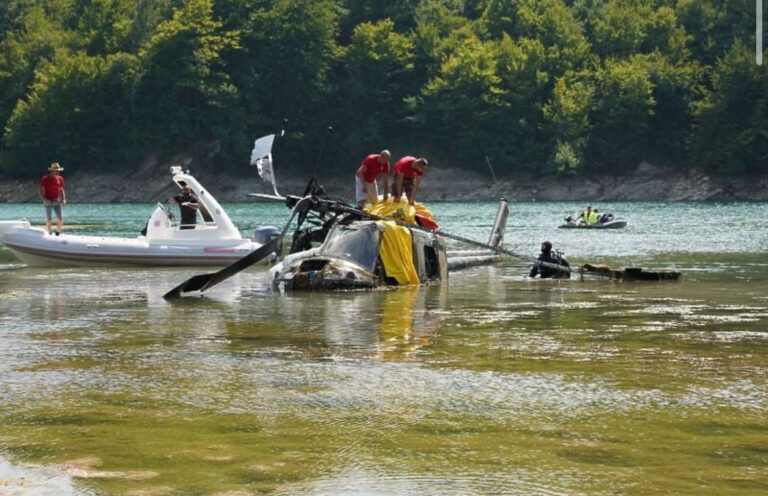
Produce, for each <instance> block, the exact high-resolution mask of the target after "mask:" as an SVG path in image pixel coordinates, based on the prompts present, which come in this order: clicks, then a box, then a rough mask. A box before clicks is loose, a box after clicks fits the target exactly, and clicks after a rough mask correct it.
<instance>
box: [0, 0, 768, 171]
mask: <svg viewBox="0 0 768 496" xmlns="http://www.w3.org/2000/svg"><path fill="white" fill-rule="evenodd" d="M284 118H287V119H288V122H289V124H288V126H289V132H288V133H287V135H286V139H285V140H282V141H281V142H279V143H278V145H277V146H278V147H279V148H278V151H279V153H280V157H281V159H280V160H281V162H282V163H283V164H285V163H286V162H288V163H291V164H292V166H294V167H300V168H305V169H312V168H313V167H314V165H315V160H316V155H317V152H318V151H319V149H320V144H321V142H322V140H323V136H324V134H325V132H326V128H327V127H328V126H329V125H330V126H333V127H334V129H335V134H334V136H333V138H332V139H331V140H330V142H329V146H328V150H327V155H326V157H325V159H324V160H323V162H324V165H323V167H324V170H326V171H328V172H330V171H347V172H350V173H351V171H352V170H353V168H354V167H356V166H357V164H359V162H360V159H361V158H362V157H363V156H364V155H365V154H367V153H371V152H375V151H378V150H380V149H381V148H389V149H391V150H392V151H393V152H394V154H395V155H396V156H397V155H400V154H406V153H407V154H414V155H425V156H427V157H428V158H430V159H431V160H432V163H433V164H434V166H435V167H442V166H444V167H456V166H462V167H467V168H470V169H472V168H481V167H482V168H485V167H487V165H486V158H485V157H488V159H489V160H490V161H491V162H492V163H493V164H494V167H495V169H496V172H497V174H499V175H511V174H515V173H526V174H538V173H563V174H576V175H578V174H613V173H620V172H622V171H624V170H630V169H634V168H635V167H636V166H637V164H638V163H640V162H641V161H643V160H646V161H650V162H653V163H660V164H666V165H675V166H677V167H698V168H705V169H708V170H709V171H710V172H714V173H727V174H751V173H765V172H768V65H762V66H758V65H757V64H756V62H755V4H754V2H752V1H733V0H303V1H302V0H3V1H2V2H0V123H2V126H3V134H2V144H1V145H0V172H1V173H2V175H3V176H6V177H9V176H22V177H29V176H35V175H39V174H40V170H41V169H42V168H44V167H45V166H46V165H47V164H48V163H49V162H51V161H52V160H56V161H59V162H61V163H62V164H63V165H65V167H71V168H70V171H71V170H72V169H76V170H79V171H94V172H95V171H99V172H106V171H116V170H123V169H125V168H135V167H137V166H138V164H139V163H140V162H141V161H142V160H143V159H144V158H145V157H147V156H148V155H149V154H152V153H156V154H160V156H169V155H171V154H174V153H177V152H180V151H184V150H187V149H190V148H192V147H195V146H199V145H201V144H206V145H210V144H212V143H216V144H217V147H218V149H219V151H218V153H217V154H216V155H215V156H214V158H213V161H214V162H215V164H216V166H218V167H221V168H222V170H225V169H229V170H236V169H237V168H240V167H245V166H247V158H248V156H249V152H250V148H251V144H252V141H253V139H254V138H255V137H257V136H259V135H261V134H266V133H268V132H274V131H279V129H280V128H281V126H282V122H283V119H284Z"/></svg>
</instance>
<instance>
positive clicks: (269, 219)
mask: <svg viewBox="0 0 768 496" xmlns="http://www.w3.org/2000/svg"><path fill="white" fill-rule="evenodd" d="M595 206H596V208H599V209H600V211H601V212H612V213H614V215H615V216H616V217H617V218H623V219H626V220H627V221H628V226H627V227H626V228H625V229H621V230H615V231H600V232H599V233H598V232H593V231H583V230H558V229H555V228H556V227H557V226H558V225H559V224H561V223H562V222H563V219H564V217H566V216H567V215H569V214H573V213H577V212H580V211H581V210H583V208H584V205H583V204H580V203H572V202H546V203H530V202H527V203H512V204H510V218H509V223H508V235H507V241H506V243H507V246H508V247H510V248H512V249H514V250H515V251H519V252H521V253H530V254H532V255H536V254H537V253H538V247H539V245H540V244H541V241H543V240H544V239H549V240H551V241H553V242H554V243H555V245H556V248H559V249H561V250H563V251H565V252H566V254H567V255H568V256H570V257H572V258H575V259H590V260H592V259H603V258H605V259H610V258H615V257H623V258H628V259H632V258H633V257H649V256H650V257H653V256H655V255H659V254H664V255H670V254H685V253H712V254H717V253H759V252H766V251H768V235H767V234H766V226H768V204H766V203H745V202H729V203H710V202H683V203H658V202H652V203H651V202H625V203H606V204H595ZM225 208H226V209H227V212H228V213H229V215H230V217H231V218H232V220H233V221H234V222H235V224H236V225H237V226H238V227H239V228H240V230H241V231H242V232H243V233H244V234H246V235H247V234H248V233H249V232H250V231H251V230H252V229H254V228H255V227H258V226H262V225H275V226H279V227H282V225H283V223H284V222H285V221H286V219H287V214H288V210H287V208H286V207H285V206H283V205H282V204H279V203H278V204H275V203H255V202H254V203H235V204H227V205H225ZM430 208H431V209H432V210H433V213H434V214H435V216H436V218H437V220H438V221H439V223H440V224H441V226H442V228H443V229H444V230H446V231H447V232H452V233H455V234H459V235H462V236H466V237H470V238H473V239H478V240H482V241H485V240H487V238H488V232H489V230H490V227H489V224H490V223H491V222H492V220H493V215H494V214H495V212H496V208H497V204H496V203H494V202H490V203H485V202H484V203H432V204H430ZM152 209H153V206H152V205H150V204H70V205H68V206H67V207H66V212H65V213H66V220H67V222H66V223H67V225H68V227H69V230H68V232H71V233H89V234H104V235H110V236H134V235H137V233H138V232H139V231H140V230H141V228H142V227H143V226H144V223H145V222H146V219H147V218H148V217H149V214H150V213H151V211H152ZM19 218H26V219H29V220H30V221H31V222H32V223H33V224H42V221H43V210H42V207H41V206H39V205H37V204H0V220H13V219H19Z"/></svg>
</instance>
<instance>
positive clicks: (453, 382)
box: [0, 203, 768, 496]
mask: <svg viewBox="0 0 768 496" xmlns="http://www.w3.org/2000/svg"><path fill="white" fill-rule="evenodd" d="M430 206H431V208H432V210H433V212H434V213H435V216H436V218H437V220H438V221H439V222H440V223H441V225H442V226H443V228H444V229H446V231H449V232H453V233H456V234H461V235H464V236H467V237H472V238H475V239H479V240H485V239H487V236H488V231H489V230H490V223H491V221H492V217H493V214H494V213H495V209H496V205H495V204H493V203H435V204H432V205H430ZM510 206H511V209H512V213H511V215H510V221H509V230H508V240H507V246H508V247H509V248H511V249H513V250H515V251H516V252H520V253H526V254H530V255H536V253H537V252H538V246H539V245H540V243H541V241H543V240H545V239H549V240H551V241H552V242H553V243H554V244H555V247H556V248H559V249H562V250H564V251H565V252H566V254H567V256H568V258H569V259H570V260H571V262H572V264H573V263H579V262H584V261H590V262H593V263H607V264H609V265H612V266H615V267H624V266H642V267H646V268H667V267H672V268H676V269H678V270H680V271H682V272H683V273H684V278H683V280H682V281H680V282H666V283H619V282H611V281H606V280H600V279H596V278H586V279H585V280H571V281H529V280H526V278H525V274H527V271H528V265H527V264H526V263H524V262H520V261H515V260H510V261H508V262H506V263H504V264H502V265H499V266H495V267H484V268H477V269H472V270H469V271H465V272H458V273H454V274H452V275H451V278H450V281H449V282H447V283H445V284H442V285H439V286H431V287H422V288H402V289H397V290H390V291H377V292H367V293H331V294H284V295H283V294H279V293H275V292H272V291H271V290H270V289H269V286H268V283H267V271H266V269H264V268H256V269H253V270H250V271H248V272H245V273H241V274H239V275H238V276H236V277H235V278H233V279H232V280H230V281H228V282H226V283H223V284H221V285H220V286H219V287H217V288H216V289H214V290H212V291H210V292H208V293H207V294H206V297H205V298H198V297H193V298H185V299H183V300H182V301H179V302H174V303H169V302H166V301H164V300H163V299H162V294H163V293H164V292H165V291H167V290H168V289H169V288H171V287H173V286H175V285H176V284H178V283H179V282H181V281H182V280H184V279H186V278H187V277H189V276H190V275H192V274H195V273H200V272H206V271H207V270H206V269H203V270H202V271H201V270H200V269H195V268H171V269H151V270H150V269H141V268H137V269H108V270H107V269H73V268H63V269H58V270H56V269H33V268H27V267H25V266H23V265H20V264H18V263H17V262H15V261H14V259H13V257H12V256H11V255H10V253H9V252H8V251H7V250H4V249H0V405H1V406H0V495H3V496H5V495H6V494H12V495H16V494H20V495H46V496H47V495H61V494H64V495H134V496H142V495H144V496H150V495H217V496H239V495H250V494H276V495H376V496H378V495H411V494H425V495H467V494H477V495H498V494H505V495H647V494H689V495H736V494H738V495H752V494H754V495H758V494H760V495H763V494H767V493H768V448H767V447H768V229H767V228H768V221H766V219H768V204H765V203H670V204H665V203H614V204H604V205H597V207H598V208H600V210H601V211H612V212H613V213H614V214H616V215H617V216H618V217H623V218H626V219H627V220H628V221H629V225H628V227H627V228H626V229H623V230H617V231H588V232H585V231H577V230H558V229H556V228H555V227H556V226H557V225H558V224H559V223H560V222H561V221H562V218H563V217H565V215H567V214H568V213H573V212H576V211H577V210H579V209H580V208H583V205H580V204H575V203H536V204H534V203H513V204H511V205H510ZM151 209H152V206H151V205H146V204H144V205H88V204H79V205H78V204H73V205H69V206H68V207H67V209H66V215H67V224H68V225H69V231H68V232H72V233H90V234H109V235H128V236H133V235H134V233H137V232H138V231H139V229H141V227H142V226H143V224H144V221H145V220H146V217H147V216H148V215H149V213H150V211H151ZM228 210H229V212H230V214H231V215H232V217H233V220H234V221H235V222H236V224H238V226H239V227H240V228H241V230H243V231H244V232H248V231H250V230H251V229H253V228H254V227H256V226H258V225H264V224H273V225H281V223H282V222H283V221H284V219H285V218H286V217H287V209H285V208H284V207H282V206H280V205H264V204H254V203H244V204H234V205H229V206H228ZM41 214H42V207H40V206H39V205H25V204H12V205H8V204H4V205H0V220H4V219H14V218H21V217H27V218H30V219H31V220H32V221H33V222H35V221H37V222H39V220H40V219H41V218H42V215H41Z"/></svg>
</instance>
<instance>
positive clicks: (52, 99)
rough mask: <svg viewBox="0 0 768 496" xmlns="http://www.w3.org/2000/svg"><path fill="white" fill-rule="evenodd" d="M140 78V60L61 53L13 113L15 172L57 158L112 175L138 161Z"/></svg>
mask: <svg viewBox="0 0 768 496" xmlns="http://www.w3.org/2000/svg"><path fill="white" fill-rule="evenodd" d="M139 77H140V64H139V61H138V59H137V58H136V57H135V56H131V55H127V54H122V55H114V56H109V57H108V58H102V57H89V56H87V55H85V54H84V53H79V54H76V55H67V54H66V53H64V52H60V53H59V54H57V55H56V56H55V57H54V61H53V62H51V63H48V64H45V66H43V67H42V68H41V69H40V70H39V71H38V72H37V76H36V79H35V82H34V84H33V85H32V88H31V91H30V93H29V95H28V98H26V99H24V100H20V101H19V103H18V105H17V106H16V108H15V109H14V111H13V115H12V116H11V118H10V120H9V122H8V127H7V134H6V136H5V142H4V144H5V145H6V147H7V150H8V153H9V154H10V155H11V156H12V157H13V158H14V161H15V163H17V164H22V167H20V168H19V169H18V170H16V171H15V172H16V173H24V172H29V171H30V169H29V168H34V169H39V166H40V162H41V161H42V162H45V161H49V160H51V159H54V158H55V159H56V160H59V161H61V162H65V163H72V164H77V167H78V168H82V169H85V170H88V169H91V170H110V169H116V168H117V167H120V166H124V165H126V163H127V162H130V161H131V160H135V159H137V158H138V157H137V156H136V155H132V154H130V153H128V152H126V150H130V147H127V146H126V144H135V137H134V136H133V132H134V126H133V125H132V124H133V122H132V117H133V114H132V109H133V106H134V90H135V87H136V84H137V82H138V79H139Z"/></svg>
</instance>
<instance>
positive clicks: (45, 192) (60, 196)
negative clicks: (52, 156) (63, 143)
mask: <svg viewBox="0 0 768 496" xmlns="http://www.w3.org/2000/svg"><path fill="white" fill-rule="evenodd" d="M63 170H64V168H63V167H62V166H61V165H59V163H58V162H53V163H52V164H51V166H50V167H48V174H46V175H44V176H43V177H42V178H41V179H40V189H39V194H40V198H42V199H43V205H45V230H46V232H48V234H51V213H52V212H56V236H58V235H60V234H61V227H62V226H63V225H64V215H63V214H62V213H61V206H62V205H66V204H67V195H66V193H64V178H63V177H62V176H61V172H62V171H63Z"/></svg>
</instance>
